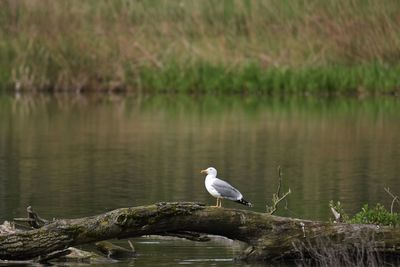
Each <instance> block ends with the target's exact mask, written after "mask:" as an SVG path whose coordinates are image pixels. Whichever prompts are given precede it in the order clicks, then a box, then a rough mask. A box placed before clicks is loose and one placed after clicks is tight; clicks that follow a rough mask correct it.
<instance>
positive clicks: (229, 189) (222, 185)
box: [212, 178, 243, 200]
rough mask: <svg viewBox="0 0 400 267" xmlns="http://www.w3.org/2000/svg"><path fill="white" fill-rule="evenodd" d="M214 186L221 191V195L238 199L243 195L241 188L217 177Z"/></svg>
mask: <svg viewBox="0 0 400 267" xmlns="http://www.w3.org/2000/svg"><path fill="white" fill-rule="evenodd" d="M212 186H213V187H214V188H215V189H216V190H217V191H218V192H219V193H220V195H221V197H224V198H227V199H230V200H238V199H241V198H242V197H243V196H242V194H241V193H240V192H239V190H237V189H236V188H234V187H233V186H232V185H230V184H229V183H227V182H225V181H223V180H221V179H218V178H216V179H215V180H214V181H213V183H212Z"/></svg>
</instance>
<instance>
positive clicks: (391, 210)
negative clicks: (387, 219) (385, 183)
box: [384, 187, 400, 214]
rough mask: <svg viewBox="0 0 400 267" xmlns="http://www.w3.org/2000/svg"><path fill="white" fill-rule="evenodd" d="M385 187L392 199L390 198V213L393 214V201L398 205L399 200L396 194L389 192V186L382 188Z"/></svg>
mask: <svg viewBox="0 0 400 267" xmlns="http://www.w3.org/2000/svg"><path fill="white" fill-rule="evenodd" d="M384 189H385V191H386V193H388V194H389V195H390V196H391V197H392V198H393V199H392V204H391V205H390V213H392V214H393V206H394V202H397V204H399V205H400V200H399V197H398V196H396V195H394V194H393V193H392V192H390V188H389V187H387V188H384Z"/></svg>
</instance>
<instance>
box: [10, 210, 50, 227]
mask: <svg viewBox="0 0 400 267" xmlns="http://www.w3.org/2000/svg"><path fill="white" fill-rule="evenodd" d="M26 212H27V213H28V218H14V221H16V222H26V223H28V224H29V225H30V226H31V227H33V228H40V227H42V226H44V225H46V224H48V223H49V221H48V220H45V219H43V218H41V217H40V216H39V215H38V214H37V213H36V212H34V211H33V208H32V207H31V206H28V207H27V208H26Z"/></svg>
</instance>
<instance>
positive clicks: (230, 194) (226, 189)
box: [200, 167, 253, 208]
mask: <svg viewBox="0 0 400 267" xmlns="http://www.w3.org/2000/svg"><path fill="white" fill-rule="evenodd" d="M200 173H206V174H207V176H206V180H205V185H206V189H207V191H208V193H210V194H211V195H212V196H213V197H216V198H217V204H216V205H215V206H214V207H219V208H220V207H222V199H223V198H226V199H229V200H232V201H235V202H238V203H240V204H243V205H246V206H249V207H252V206H253V205H252V204H251V203H250V202H248V201H247V200H245V199H244V198H243V195H242V193H240V192H239V190H237V189H236V188H234V187H233V186H231V185H230V184H228V183H227V182H225V181H223V180H221V179H218V178H217V170H216V169H215V168H213V167H209V168H207V169H205V170H202V171H201V172H200Z"/></svg>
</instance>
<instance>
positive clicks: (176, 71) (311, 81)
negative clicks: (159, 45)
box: [132, 63, 400, 94]
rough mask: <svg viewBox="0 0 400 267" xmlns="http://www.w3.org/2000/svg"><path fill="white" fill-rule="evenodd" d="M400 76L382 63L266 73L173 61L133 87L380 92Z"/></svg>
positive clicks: (251, 67)
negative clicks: (186, 64) (185, 64)
mask: <svg viewBox="0 0 400 267" xmlns="http://www.w3.org/2000/svg"><path fill="white" fill-rule="evenodd" d="M399 74H400V65H399V66H395V67H387V66H384V65H381V64H379V63H375V64H373V63H372V64H364V65H357V66H352V67H349V66H344V65H327V66H324V67H321V68H317V67H304V68H299V69H292V68H269V69H263V68H262V67H261V66H259V65H258V64H247V65H243V66H240V67H237V68H235V69H227V68H226V67H225V66H224V65H216V66H215V65H211V64H207V63H200V64H195V65H192V66H180V65H179V64H176V63H172V64H169V65H168V66H167V67H165V68H163V69H162V70H158V71H157V70H155V69H154V68H147V67H144V68H142V69H141V70H140V72H139V73H138V74H137V75H136V76H137V77H139V79H138V81H140V82H137V84H136V86H135V87H136V88H140V89H141V90H142V91H147V92H201V93H267V94H282V93H321V92H322V93H328V94H329V93H332V94H335V93H341V94H357V93H369V94H377V93H391V92H393V90H394V89H397V88H400V76H399ZM132 76H134V75H132ZM132 84H135V81H132Z"/></svg>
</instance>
